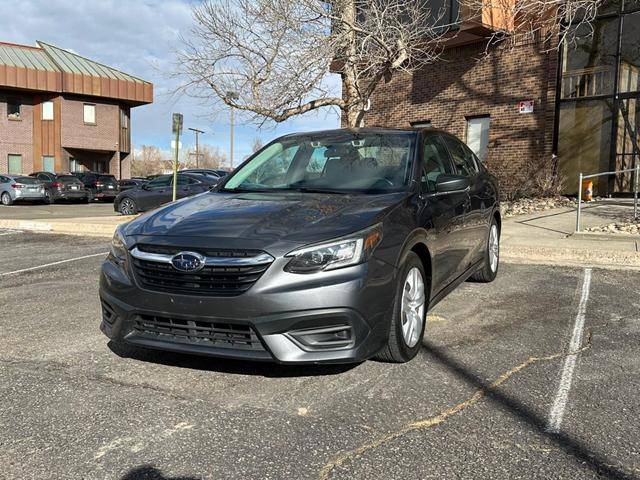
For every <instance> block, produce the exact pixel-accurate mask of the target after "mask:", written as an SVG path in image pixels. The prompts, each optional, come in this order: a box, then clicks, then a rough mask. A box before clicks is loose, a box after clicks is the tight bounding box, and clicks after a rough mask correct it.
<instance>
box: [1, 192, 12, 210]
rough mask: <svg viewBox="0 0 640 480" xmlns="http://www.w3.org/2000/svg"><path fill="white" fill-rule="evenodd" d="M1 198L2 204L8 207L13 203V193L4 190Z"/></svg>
mask: <svg viewBox="0 0 640 480" xmlns="http://www.w3.org/2000/svg"><path fill="white" fill-rule="evenodd" d="M0 200H2V205H4V206H6V207H8V206H9V205H13V198H11V195H9V194H8V193H7V192H4V193H3V194H2V196H1V197H0Z"/></svg>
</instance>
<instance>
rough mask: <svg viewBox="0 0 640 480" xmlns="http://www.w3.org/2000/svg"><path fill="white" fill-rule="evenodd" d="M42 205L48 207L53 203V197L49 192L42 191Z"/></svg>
mask: <svg viewBox="0 0 640 480" xmlns="http://www.w3.org/2000/svg"><path fill="white" fill-rule="evenodd" d="M43 201H44V203H46V204H47V205H50V204H52V203H53V195H51V192H50V191H49V190H45V191H44V200H43Z"/></svg>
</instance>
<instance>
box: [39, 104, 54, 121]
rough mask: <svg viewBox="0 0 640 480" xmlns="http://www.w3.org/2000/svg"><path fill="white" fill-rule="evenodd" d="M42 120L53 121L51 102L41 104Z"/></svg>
mask: <svg viewBox="0 0 640 480" xmlns="http://www.w3.org/2000/svg"><path fill="white" fill-rule="evenodd" d="M42 120H53V102H42Z"/></svg>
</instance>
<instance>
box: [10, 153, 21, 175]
mask: <svg viewBox="0 0 640 480" xmlns="http://www.w3.org/2000/svg"><path fill="white" fill-rule="evenodd" d="M8 159H9V162H8V163H9V173H22V155H12V154H9V157H8Z"/></svg>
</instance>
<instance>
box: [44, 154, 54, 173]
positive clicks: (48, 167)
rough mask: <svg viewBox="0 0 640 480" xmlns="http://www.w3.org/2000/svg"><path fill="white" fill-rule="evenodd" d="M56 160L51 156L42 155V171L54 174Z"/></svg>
mask: <svg viewBox="0 0 640 480" xmlns="http://www.w3.org/2000/svg"><path fill="white" fill-rule="evenodd" d="M55 169H56V159H55V157H54V156H53V155H44V156H43V157H42V170H44V171H45V172H51V173H53V172H55Z"/></svg>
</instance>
